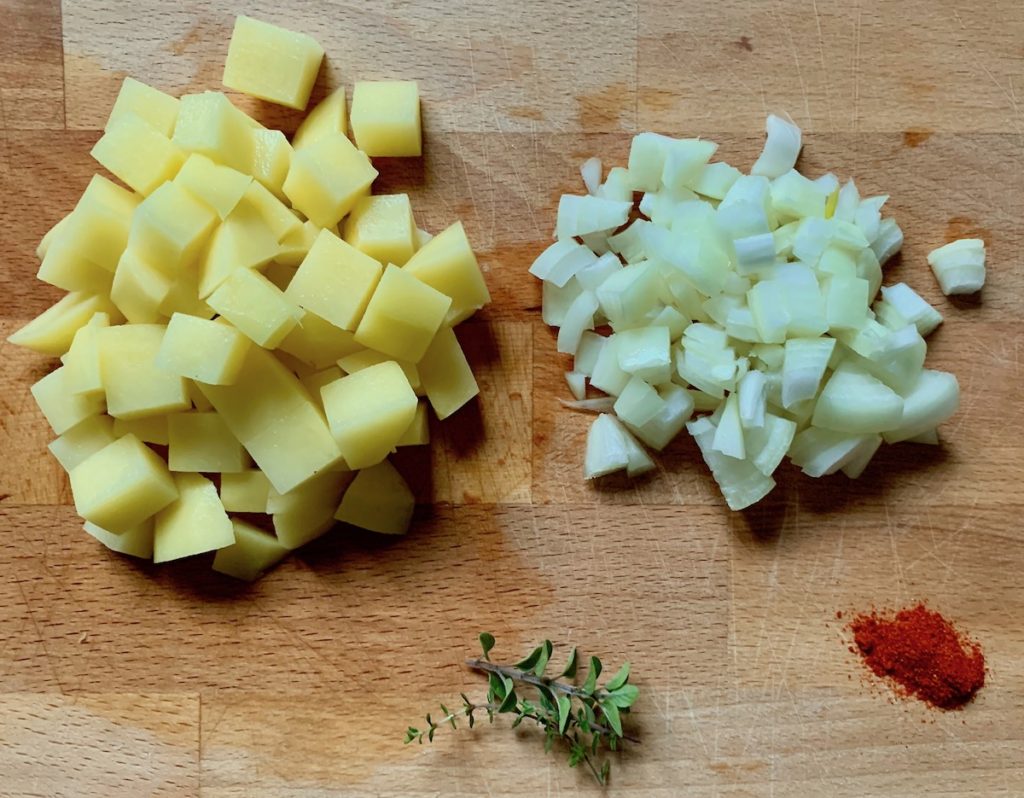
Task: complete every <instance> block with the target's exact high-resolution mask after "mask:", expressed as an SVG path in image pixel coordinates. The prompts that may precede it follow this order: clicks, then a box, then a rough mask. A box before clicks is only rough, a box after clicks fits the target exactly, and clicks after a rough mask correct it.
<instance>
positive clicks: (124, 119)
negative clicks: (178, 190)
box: [91, 114, 185, 196]
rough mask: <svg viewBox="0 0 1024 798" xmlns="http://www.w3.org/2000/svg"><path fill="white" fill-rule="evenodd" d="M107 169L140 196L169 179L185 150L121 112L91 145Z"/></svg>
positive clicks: (175, 171) (180, 163) (181, 161)
mask: <svg viewBox="0 0 1024 798" xmlns="http://www.w3.org/2000/svg"><path fill="white" fill-rule="evenodd" d="M91 154H92V157H93V158H95V159H96V160H97V161H98V162H99V163H100V164H101V165H102V166H103V167H104V168H105V169H106V170H107V171H108V172H111V173H112V174H114V175H117V177H118V178H120V179H121V180H122V181H123V182H124V183H126V184H127V185H129V186H131V187H132V188H133V189H135V190H136V191H138V192H139V193H140V194H142V195H143V196H145V195H148V194H151V193H152V192H153V191H154V190H155V189H156V187H157V186H159V185H160V184H161V183H165V182H166V181H168V180H173V179H174V176H175V175H176V174H178V170H179V169H180V168H181V165H182V164H183V163H184V162H185V153H184V152H182V150H181V148H180V147H178V145H176V144H174V143H173V142H172V141H171V140H170V139H169V138H167V136H165V135H164V134H163V133H161V132H160V131H159V130H157V129H156V128H154V127H153V126H151V125H150V124H149V123H147V122H146V121H145V120H144V119H142V117H140V116H136V115H135V114H124V115H123V116H121V117H119V118H118V119H116V120H115V121H114V122H111V123H108V124H107V132H106V133H104V134H103V136H102V137H101V138H100V140H99V141H97V142H96V144H95V146H94V147H93V148H92V153H91Z"/></svg>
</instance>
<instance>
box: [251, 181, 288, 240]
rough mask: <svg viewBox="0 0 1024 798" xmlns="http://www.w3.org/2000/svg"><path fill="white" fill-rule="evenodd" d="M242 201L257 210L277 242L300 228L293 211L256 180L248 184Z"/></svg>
mask: <svg viewBox="0 0 1024 798" xmlns="http://www.w3.org/2000/svg"><path fill="white" fill-rule="evenodd" d="M243 201H244V202H246V203H248V204H249V205H251V206H252V207H253V208H255V209H256V210H257V211H258V212H259V214H260V216H262V217H263V221H264V223H265V224H266V225H267V229H268V230H269V231H270V233H271V234H272V235H273V237H274V239H275V240H276V241H278V242H280V241H283V240H284V239H285V238H287V237H289V236H292V235H295V234H296V233H297V232H298V231H299V230H301V229H302V222H301V221H300V220H299V217H298V216H296V215H295V212H294V211H292V210H291V209H290V208H289V207H288V206H287V205H285V204H284V203H283V202H282V201H281V200H279V199H278V198H277V197H275V196H274V194H273V192H271V191H270V189H268V188H267V187H266V186H264V185H263V184H262V183H260V182H259V181H257V180H254V181H253V182H252V183H251V184H250V186H249V190H248V191H246V192H245V197H244V198H243Z"/></svg>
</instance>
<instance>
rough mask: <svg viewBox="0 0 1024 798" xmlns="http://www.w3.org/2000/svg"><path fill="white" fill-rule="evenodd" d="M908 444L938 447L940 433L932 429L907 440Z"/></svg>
mask: <svg viewBox="0 0 1024 798" xmlns="http://www.w3.org/2000/svg"><path fill="white" fill-rule="evenodd" d="M907 442H908V443H923V444H925V445H926V446H938V445H939V431H938V430H937V429H930V430H927V431H925V432H922V433H921V434H920V435H915V436H914V437H913V438H907Z"/></svg>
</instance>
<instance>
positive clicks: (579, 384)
mask: <svg viewBox="0 0 1024 798" xmlns="http://www.w3.org/2000/svg"><path fill="white" fill-rule="evenodd" d="M565 381H566V383H567V384H568V385H569V393H571V394H572V395H573V396H575V397H576V398H577V399H582V398H583V397H585V396H586V395H587V375H586V374H581V373H580V372H578V371H567V372H565Z"/></svg>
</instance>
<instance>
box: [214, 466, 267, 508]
mask: <svg viewBox="0 0 1024 798" xmlns="http://www.w3.org/2000/svg"><path fill="white" fill-rule="evenodd" d="M269 494H270V480H269V479H267V475H266V474H264V473H263V472H262V471H260V470H259V469H258V468H253V469H247V470H245V471H239V472H237V473H235V474H221V476H220V500H221V503H222V504H223V505H224V509H225V510H227V511H228V512H229V513H265V512H266V511H267V496H268V495H269Z"/></svg>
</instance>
